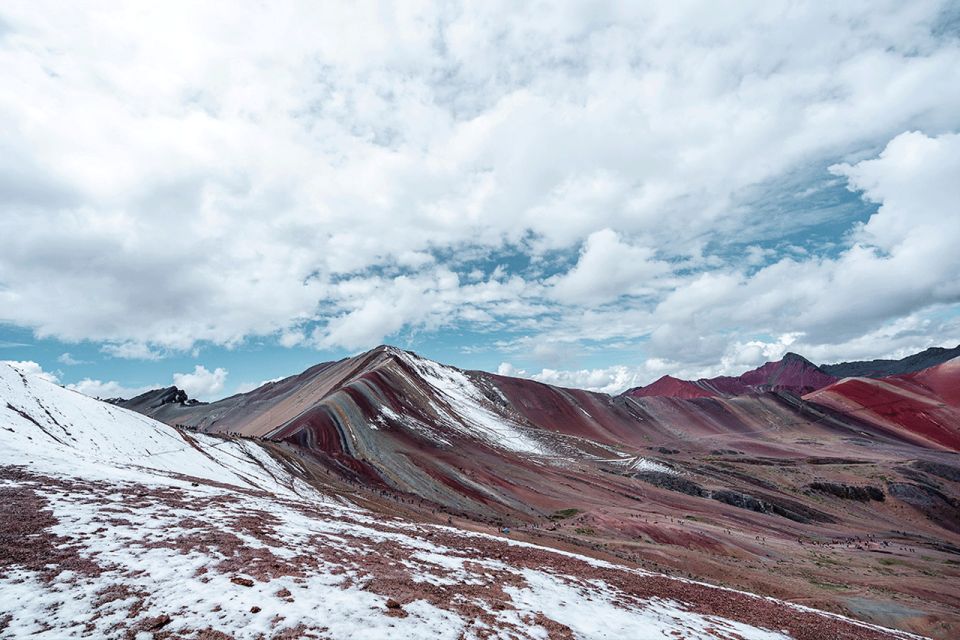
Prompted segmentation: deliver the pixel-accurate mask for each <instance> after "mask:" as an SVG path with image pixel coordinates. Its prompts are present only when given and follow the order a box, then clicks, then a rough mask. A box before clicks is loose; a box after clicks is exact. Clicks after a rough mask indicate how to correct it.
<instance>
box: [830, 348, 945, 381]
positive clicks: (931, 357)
mask: <svg viewBox="0 0 960 640" xmlns="http://www.w3.org/2000/svg"><path fill="white" fill-rule="evenodd" d="M954 358H960V345H958V346H956V347H954V348H953V349H945V348H943V347H931V348H929V349H926V350H924V351H921V352H920V353H915V354H913V355H910V356H907V357H906V358H902V359H900V360H868V361H863V362H841V363H839V364H822V365H820V368H821V369H822V370H823V371H825V372H826V373H828V374H830V375H832V376H835V377H837V378H852V377H860V378H883V377H886V376H894V375H902V374H905V373H914V372H916V371H921V370H923V369H929V368H930V367H934V366H936V365H938V364H942V363H944V362H947V361H948V360H953V359H954Z"/></svg>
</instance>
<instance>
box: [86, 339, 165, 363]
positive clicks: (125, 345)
mask: <svg viewBox="0 0 960 640" xmlns="http://www.w3.org/2000/svg"><path fill="white" fill-rule="evenodd" d="M100 351H101V352H102V353H105V354H107V355H108V356H110V357H112V358H123V359H124V360H159V359H160V358H162V357H163V356H162V354H161V353H160V352H159V351H156V350H154V349H151V348H150V346H149V345H147V344H146V343H144V342H121V343H108V344H105V345H103V346H102V347H100Z"/></svg>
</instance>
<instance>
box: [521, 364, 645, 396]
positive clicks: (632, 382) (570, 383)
mask: <svg viewBox="0 0 960 640" xmlns="http://www.w3.org/2000/svg"><path fill="white" fill-rule="evenodd" d="M528 377H530V378H532V379H534V380H538V381H540V382H545V383H547V384H552V385H555V386H559V387H572V388H575V389H587V390H588V391H598V392H600V393H610V394H614V393H620V392H621V391H625V390H626V389H629V388H631V387H636V386H638V385H640V384H643V381H645V380H646V378H647V377H648V375H647V373H646V371H645V370H644V369H643V368H642V367H627V366H623V365H615V366H612V367H605V368H602V369H580V370H577V371H558V370H556V369H543V370H542V371H540V373H535V374H533V375H530V376H528Z"/></svg>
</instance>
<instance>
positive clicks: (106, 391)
mask: <svg viewBox="0 0 960 640" xmlns="http://www.w3.org/2000/svg"><path fill="white" fill-rule="evenodd" d="M156 388H157V387H156V386H151V385H147V386H143V387H128V386H125V385H123V384H120V383H119V382H117V381H115V380H108V381H103V380H94V379H92V378H84V379H82V380H80V381H79V382H74V383H71V384H68V385H67V389H72V390H73V391H77V392H79V393H82V394H83V395H85V396H90V397H91V398H100V399H102V400H108V399H111V398H127V399H129V398H133V397H135V396H138V395H140V394H141V393H145V392H147V391H150V390H151V389H156Z"/></svg>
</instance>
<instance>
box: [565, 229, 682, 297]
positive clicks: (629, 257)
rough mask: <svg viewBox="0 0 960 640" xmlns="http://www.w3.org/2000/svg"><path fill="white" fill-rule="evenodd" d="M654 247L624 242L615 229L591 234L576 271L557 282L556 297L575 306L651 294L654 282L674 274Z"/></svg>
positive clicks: (566, 274) (573, 270)
mask: <svg viewBox="0 0 960 640" xmlns="http://www.w3.org/2000/svg"><path fill="white" fill-rule="evenodd" d="M654 256H655V251H654V250H653V249H651V248H650V247H644V246H634V245H630V244H628V243H626V242H623V241H622V240H621V239H620V237H619V236H618V235H617V233H616V232H614V231H613V230H611V229H601V230H600V231H596V232H594V233H591V234H590V235H589V236H588V237H587V241H586V243H584V247H583V250H582V251H581V252H580V259H579V260H578V261H577V264H576V266H575V267H573V269H571V270H570V271H568V272H567V273H565V274H564V275H562V276H560V277H557V278H555V279H554V280H553V289H552V291H551V293H552V295H553V297H554V298H556V299H558V300H560V301H562V302H565V303H572V304H582V303H601V302H609V301H610V300H615V299H617V298H619V297H621V296H623V295H637V294H641V293H644V292H648V293H649V292H651V291H652V285H653V282H652V281H653V279H655V278H656V277H657V276H660V275H663V274H665V273H669V272H670V267H669V266H668V265H667V264H666V263H664V262H662V261H658V260H656V259H655V258H654Z"/></svg>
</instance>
